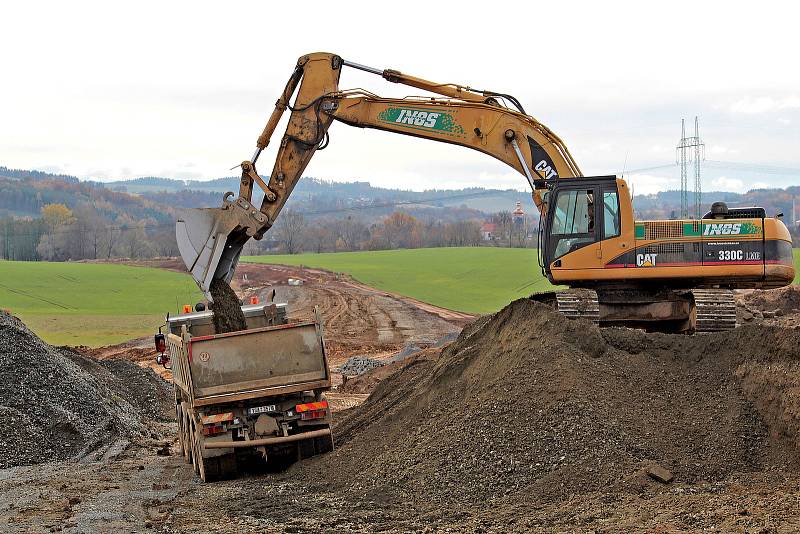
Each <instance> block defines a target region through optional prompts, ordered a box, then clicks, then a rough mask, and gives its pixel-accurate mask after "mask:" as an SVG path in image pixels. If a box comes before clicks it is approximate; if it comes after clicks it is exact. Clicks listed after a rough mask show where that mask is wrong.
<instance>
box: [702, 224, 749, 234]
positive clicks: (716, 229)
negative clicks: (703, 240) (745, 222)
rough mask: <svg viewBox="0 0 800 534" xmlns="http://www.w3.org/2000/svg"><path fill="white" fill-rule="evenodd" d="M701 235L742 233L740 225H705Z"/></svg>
mask: <svg viewBox="0 0 800 534" xmlns="http://www.w3.org/2000/svg"><path fill="white" fill-rule="evenodd" d="M703 226H704V228H703V235H739V234H740V233H741V232H742V224H741V223H726V224H705V225H703Z"/></svg>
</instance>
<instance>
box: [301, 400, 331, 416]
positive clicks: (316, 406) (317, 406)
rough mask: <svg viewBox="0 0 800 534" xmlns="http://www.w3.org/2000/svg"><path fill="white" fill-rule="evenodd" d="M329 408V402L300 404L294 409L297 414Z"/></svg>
mask: <svg viewBox="0 0 800 534" xmlns="http://www.w3.org/2000/svg"><path fill="white" fill-rule="evenodd" d="M327 407H328V401H326V400H324V401H319V402H307V403H305V404H298V405H296V406H295V407H294V409H295V411H296V412H297V413H303V412H310V411H313V410H324V409H325V408H327Z"/></svg>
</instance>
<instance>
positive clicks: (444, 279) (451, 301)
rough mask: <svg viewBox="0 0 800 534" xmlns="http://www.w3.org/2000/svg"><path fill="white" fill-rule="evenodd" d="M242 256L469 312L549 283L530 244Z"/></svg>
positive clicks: (494, 306) (481, 310)
mask: <svg viewBox="0 0 800 534" xmlns="http://www.w3.org/2000/svg"><path fill="white" fill-rule="evenodd" d="M242 261H248V262H258V263H278V264H284V265H304V266H308V267H319V268H322V269H327V270H329V271H335V272H342V273H347V274H349V275H351V276H353V278H355V279H356V280H358V281H359V282H363V283H364V284H367V285H369V286H373V287H376V288H378V289H382V290H385V291H391V292H394V293H400V294H403V295H408V296H410V297H414V298H416V299H419V300H422V301H425V302H429V303H431V304H435V305H437V306H442V307H444V308H449V309H452V310H459V311H465V312H471V313H488V312H494V311H497V310H498V309H500V308H502V307H503V306H505V305H506V304H508V303H509V302H511V301H512V300H514V299H517V298H520V297H524V296H527V295H530V294H531V293H534V292H538V291H546V290H548V289H550V288H552V286H551V285H550V283H549V282H548V281H547V280H546V279H545V278H544V277H543V276H542V274H541V271H540V270H539V264H538V262H537V259H536V250H533V249H518V248H490V247H465V248H421V249H410V250H383V251H376V252H335V253H324V254H297V255H290V256H287V255H283V256H248V257H246V258H244V259H243V260H242Z"/></svg>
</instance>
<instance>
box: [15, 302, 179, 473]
mask: <svg viewBox="0 0 800 534" xmlns="http://www.w3.org/2000/svg"><path fill="white" fill-rule="evenodd" d="M0 369H2V370H3V376H2V380H0V418H2V421H3V424H2V425H0V468H5V467H10V466H14V465H24V464H33V463H39V462H46V461H52V460H64V459H69V458H79V457H83V456H86V455H87V454H89V453H91V452H97V451H98V450H102V449H103V448H104V447H109V446H110V445H112V444H113V443H114V442H115V441H117V440H118V439H128V440H130V439H137V438H149V437H157V436H156V435H155V434H154V433H153V431H152V430H151V429H150V428H151V425H147V424H146V421H148V420H151V419H161V420H165V418H166V414H164V413H163V411H164V407H165V405H167V404H168V402H167V401H168V399H169V389H168V387H167V384H166V382H164V381H163V380H162V379H161V378H159V377H157V376H156V375H155V374H153V373H152V372H150V371H149V370H146V369H141V368H139V367H138V366H137V365H136V364H134V363H130V362H123V361H116V360H109V361H105V362H97V361H94V360H91V359H89V358H86V357H84V356H82V355H80V354H78V353H76V352H72V351H71V350H69V349H59V348H55V347H52V346H50V345H48V344H47V343H45V342H43V341H42V340H41V339H39V338H38V337H36V336H35V335H34V334H33V333H32V332H31V331H30V330H28V328H27V327H26V326H25V325H24V324H23V323H22V322H21V321H20V320H19V319H17V318H15V317H12V316H10V315H8V314H6V313H3V312H0Z"/></svg>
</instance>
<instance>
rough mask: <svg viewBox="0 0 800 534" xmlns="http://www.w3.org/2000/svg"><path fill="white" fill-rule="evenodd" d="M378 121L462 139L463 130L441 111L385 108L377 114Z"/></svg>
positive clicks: (453, 119) (451, 117) (448, 115)
mask: <svg viewBox="0 0 800 534" xmlns="http://www.w3.org/2000/svg"><path fill="white" fill-rule="evenodd" d="M378 121H380V122H383V123H387V124H392V125H395V126H403V127H405V128H409V129H412V130H428V131H433V132H437V133H442V134H445V135H448V136H450V137H464V128H462V127H461V125H459V124H458V123H457V122H456V120H455V118H454V117H453V116H452V115H451V114H449V113H444V112H441V111H430V110H426V109H418V108H386V109H385V110H383V111H381V112H380V113H378Z"/></svg>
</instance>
